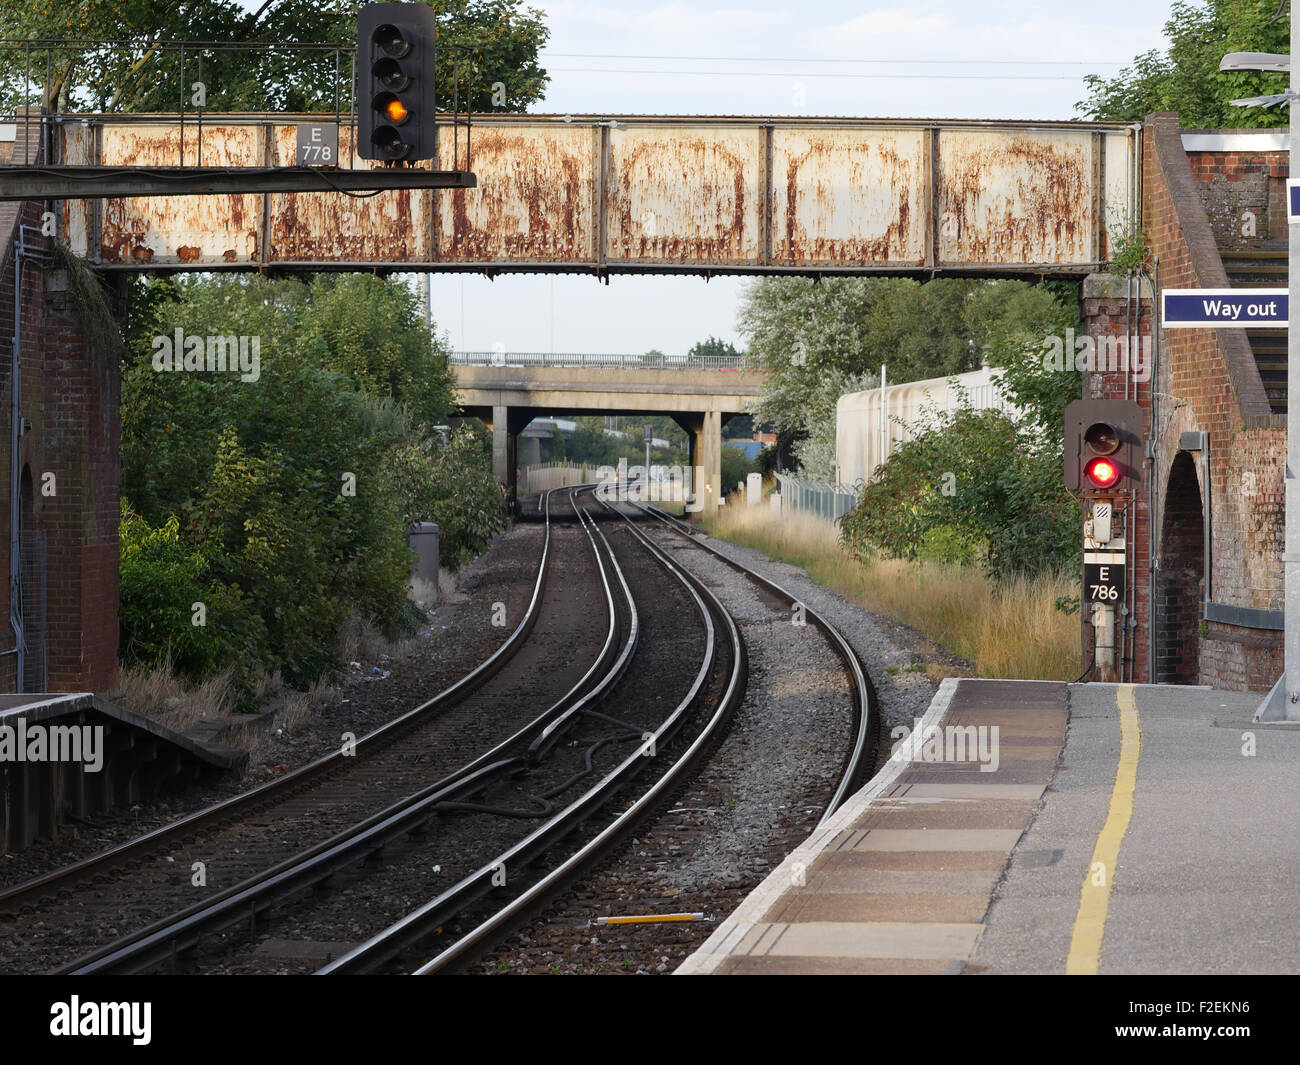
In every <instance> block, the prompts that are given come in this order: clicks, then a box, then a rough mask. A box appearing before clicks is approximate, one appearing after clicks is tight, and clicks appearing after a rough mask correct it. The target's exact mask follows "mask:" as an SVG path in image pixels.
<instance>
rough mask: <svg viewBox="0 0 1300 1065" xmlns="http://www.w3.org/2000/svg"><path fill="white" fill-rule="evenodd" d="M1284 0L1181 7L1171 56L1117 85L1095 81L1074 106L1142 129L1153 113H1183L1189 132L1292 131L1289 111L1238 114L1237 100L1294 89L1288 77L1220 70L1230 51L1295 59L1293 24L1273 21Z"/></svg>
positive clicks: (1146, 58)
mask: <svg viewBox="0 0 1300 1065" xmlns="http://www.w3.org/2000/svg"><path fill="white" fill-rule="evenodd" d="M1280 10H1281V8H1279V6H1278V2H1277V0H1206V2H1205V3H1202V4H1194V3H1189V2H1186V0H1176V2H1175V3H1174V5H1173V7H1172V9H1171V14H1170V17H1169V20H1168V21H1167V22H1166V23H1165V36H1166V37H1167V38H1168V39H1169V40H1170V42H1171V44H1170V46H1169V51H1168V52H1167V53H1164V54H1161V53H1160V52H1158V51H1156V50H1152V51H1149V52H1145V53H1143V54H1142V55H1140V56H1137V57H1136V58H1135V59H1134V61H1133V65H1132V66H1131V67H1126V68H1125V69H1124V70H1122V71H1120V73H1119V74H1118V75H1116V76H1115V77H1113V78H1104V77H1102V76H1100V75H1098V74H1089V75H1087V76H1086V77H1085V78H1084V81H1085V82H1086V83H1087V85H1088V90H1089V95H1088V98H1087V99H1086V100H1080V101H1079V102H1078V103H1077V104H1075V107H1076V108H1077V109H1078V110H1079V111H1080V112H1081V113H1082V114H1083V115H1084V116H1085V117H1086V118H1090V119H1096V120H1099V121H1115V122H1141V121H1142V120H1143V119H1144V118H1145V117H1146V116H1147V115H1148V114H1150V113H1151V112H1153V111H1177V112H1178V116H1179V122H1180V123H1181V124H1182V125H1183V126H1184V127H1191V128H1196V129H1219V128H1224V127H1227V128H1239V127H1240V128H1258V127H1269V128H1272V127H1281V128H1285V127H1286V125H1287V123H1288V122H1289V120H1290V119H1289V115H1288V109H1287V108H1286V107H1285V106H1283V107H1272V108H1262V107H1234V106H1232V104H1230V103H1229V101H1230V100H1234V99H1240V98H1242V97H1248V96H1264V95H1268V94H1270V93H1280V92H1285V91H1286V90H1287V80H1288V79H1287V75H1286V74H1265V73H1257V72H1229V73H1221V72H1220V71H1219V60H1221V59H1222V58H1223V56H1224V55H1225V54H1226V53H1228V52H1289V51H1290V24H1289V23H1288V21H1287V19H1286V18H1285V17H1283V18H1280V19H1278V20H1277V21H1276V22H1274V21H1272V19H1273V17H1274V15H1276V14H1277V13H1278V12H1279V11H1280Z"/></svg>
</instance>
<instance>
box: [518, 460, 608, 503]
mask: <svg viewBox="0 0 1300 1065" xmlns="http://www.w3.org/2000/svg"><path fill="white" fill-rule="evenodd" d="M595 479H596V468H595V467H594V466H588V465H587V464H586V463H583V464H582V465H581V466H575V465H573V463H571V462H542V463H538V464H537V465H534V466H525V467H524V468H523V470H522V471H521V476H520V479H519V494H520V495H528V496H531V495H536V494H537V493H538V492H547V491H550V490H552V489H555V488H566V487H568V486H569V485H574V484H591V483H592V482H593V481H594V480H595Z"/></svg>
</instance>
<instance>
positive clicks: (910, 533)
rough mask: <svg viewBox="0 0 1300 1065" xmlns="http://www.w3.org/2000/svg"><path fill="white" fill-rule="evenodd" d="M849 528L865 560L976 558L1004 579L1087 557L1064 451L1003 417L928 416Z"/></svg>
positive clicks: (850, 541)
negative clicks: (882, 556)
mask: <svg viewBox="0 0 1300 1065" xmlns="http://www.w3.org/2000/svg"><path fill="white" fill-rule="evenodd" d="M914 433H915V436H914V438H913V439H912V440H909V441H906V442H904V443H902V444H900V445H899V446H898V448H897V450H896V451H895V452H894V454H893V455H891V456H890V458H889V461H888V462H887V463H886V464H885V466H884V468H883V470H882V472H881V474H880V476H879V478H878V479H877V480H876V481H874V482H872V483H871V484H869V485H867V486H866V487H865V488H864V489H863V492H862V498H861V499H860V500H859V502H858V505H857V507H856V508H854V510H852V511H851V512H850V513H849V514H847V515H845V518H844V522H843V539H844V544H845V546H846V547H847V548H849V549H850V550H851V551H854V552H855V553H858V554H868V553H869V552H870V550H871V549H872V548H876V547H878V548H880V549H881V550H883V551H885V552H886V553H887V554H889V555H892V556H893V557H895V558H908V559H917V558H922V557H927V555H926V553H927V552H938V553H939V555H941V556H942V555H945V554H947V555H949V556H953V557H951V558H950V559H949V558H945V559H941V560H944V561H948V560H951V561H962V560H973V559H974V558H975V557H976V556H977V555H978V553H979V550H980V549H981V548H982V549H983V553H984V564H985V566H986V568H987V569H988V571H989V573H990V574H991V575H994V576H1010V575H1013V574H1019V573H1024V574H1037V573H1044V572H1048V571H1052V570H1055V569H1058V568H1061V567H1070V566H1071V565H1072V564H1073V563H1074V562H1075V561H1077V553H1078V551H1079V526H1078V513H1079V512H1078V506H1077V504H1076V503H1075V502H1074V500H1073V498H1072V497H1071V496H1070V494H1069V493H1068V492H1067V491H1066V490H1065V487H1064V485H1063V483H1062V478H1061V461H1062V460H1061V455H1060V452H1059V450H1056V451H1053V450H1051V449H1048V448H1046V447H1044V446H1042V444H1041V442H1040V441H1039V440H1038V439H1037V438H1036V437H1035V435H1034V433H1033V431H1032V430H1028V429H1024V428H1022V427H1019V426H1017V425H1016V424H1015V423H1014V422H1012V421H1010V420H1009V419H1008V418H1006V417H1005V416H1004V415H1002V414H1001V413H1000V412H997V411H989V410H983V411H976V410H972V409H971V408H969V407H961V408H959V409H958V410H956V411H954V412H952V413H951V414H948V415H943V414H940V413H938V412H937V411H935V410H933V409H929V410H927V411H925V412H923V414H922V416H921V417H920V418H919V419H918V421H917V423H916V425H915V426H914Z"/></svg>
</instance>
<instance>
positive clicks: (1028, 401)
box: [966, 281, 1080, 441]
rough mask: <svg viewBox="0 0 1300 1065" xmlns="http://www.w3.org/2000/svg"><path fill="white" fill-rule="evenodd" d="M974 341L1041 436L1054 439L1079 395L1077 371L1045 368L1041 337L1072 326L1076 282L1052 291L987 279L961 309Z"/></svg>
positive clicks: (1076, 312) (1076, 319)
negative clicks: (997, 370)
mask: <svg viewBox="0 0 1300 1065" xmlns="http://www.w3.org/2000/svg"><path fill="white" fill-rule="evenodd" d="M966 319H967V323H968V328H969V331H970V334H971V337H972V340H973V342H974V343H975V345H976V346H977V347H978V348H979V349H980V350H981V351H983V352H984V354H986V355H987V356H988V360H989V363H990V364H991V365H993V366H996V367H998V368H1000V370H1001V374H1000V375H999V379H1000V381H1001V384H1002V387H1003V388H1004V389H1005V391H1006V392H1007V394H1008V395H1009V396H1010V397H1011V399H1012V401H1013V402H1014V403H1015V404H1016V405H1017V406H1018V407H1020V408H1021V410H1022V411H1024V413H1025V415H1026V418H1027V420H1028V422H1029V424H1030V425H1031V426H1036V427H1037V428H1038V429H1039V430H1041V437H1042V439H1044V440H1058V441H1059V440H1060V438H1061V433H1062V427H1063V425H1064V421H1065V408H1066V406H1067V405H1068V404H1069V403H1070V401H1071V400H1075V399H1078V398H1079V391H1080V375H1079V372H1078V371H1077V370H1073V369H1071V370H1068V371H1049V370H1047V369H1045V368H1044V365H1043V352H1044V347H1043V344H1044V341H1045V340H1046V339H1047V338H1048V337H1053V336H1056V337H1063V336H1064V335H1065V330H1066V329H1067V328H1069V327H1071V326H1074V327H1076V328H1077V327H1078V324H1079V310H1078V298H1077V286H1075V285H1073V284H1070V285H1067V286H1063V287H1061V288H1058V289H1056V290H1055V291H1053V290H1052V289H1050V288H1049V287H1048V286H1046V285H1026V284H1024V283H1023V282H1020V281H993V282H988V283H985V284H983V285H980V286H979V287H978V288H977V289H975V291H974V292H973V293H972V295H971V298H970V301H969V303H968V304H967V307H966Z"/></svg>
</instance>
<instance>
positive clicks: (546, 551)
mask: <svg viewBox="0 0 1300 1065" xmlns="http://www.w3.org/2000/svg"><path fill="white" fill-rule="evenodd" d="M556 491H558V489H557V490H556ZM545 495H546V499H545V506H544V514H545V533H544V536H543V540H542V551H541V556H540V558H539V560H538V564H537V575H536V577H535V579H534V581H533V592H532V597H531V599H530V600H529V603H528V607H527V609H526V610H525V611H524V615H523V617H522V618H521V619H520V621H519V624H518V625H517V626H515V629H514V631H513V632H511V634H510V635H509V636H508V637H507V638H506V640H505V642H504V643H503V644H502V645H501V646H500V647H499V648H497V650H496V651H494V652H493V653H492V654H491V655H489V656H488V657H487V658H485V659H484V660H483V661H482V662H480V663H479V664H478V665H477V666H476V667H474V669H472V670H470V672H469V673H467V674H465V676H463V677H461V678H460V679H459V680H457V681H456V682H455V683H454V684H451V685H450V686H448V687H447V688H444V689H443V690H442V691H441V692H439V693H438V694H436V695H434V696H432V697H431V698H430V699H428V700H426V701H425V702H423V703H421V704H420V705H419V706H417V707H415V708H414V709H412V710H408V711H407V712H406V713H405V714H402V715H401V716H400V717H396V718H394V719H393V720H392V721H389V722H388V723H387V724H384V725H381V726H379V727H378V728H376V729H374V730H373V731H371V732H368V733H366V735H364V736H362V737H361V738H360V739H358V740H357V741H356V742H355V744H354V745H351V750H352V751H353V753H352V754H350V755H345V754H344V753H343V751H342V750H339V751H334V752H332V753H330V754H327V755H323V756H321V757H320V758H317V759H315V760H314V761H311V762H309V763H307V764H306V765H305V766H300V767H299V768H298V769H295V770H293V771H291V772H289V773H286V774H285V775H284V776H281V777H277V778H276V779H275V780H272V781H268V782H267V783H266V784H262V785H260V786H258V787H256V788H253V789H251V790H249V791H246V792H243V793H242V794H240V795H235V796H232V797H231V798H229V799H226V800H224V801H222V802H219V803H217V804H215V805H213V806H209V807H207V808H205V809H203V810H198V811H196V812H194V813H192V814H189V815H188V816H186V817H183V818H181V819H180V820H178V821H173V822H172V823H170V824H167V825H162V826H160V827H159V828H156V829H154V830H152V831H151V832H147V833H145V834H144V835H142V836H137V837H136V838H135V839H132V840H128V841H127V842H126V843H122V844H119V845H118V846H116V847H113V848H110V849H109V850H107V851H102V852H100V853H99V854H96V855H92V856H90V857H89V858H85V859H82V860H81V861H79V862H75V863H73V864H72V865H68V866H65V867H63V868H62V869H57V870H54V871H53V872H50V873H46V874H44V875H42V876H39V877H35V878H33V879H31V880H28V881H24V882H23V883H21V884H16V885H14V886H13V887H10V888H7V889H5V890H3V891H0V913H3V912H9V911H12V910H16V909H17V908H18V907H19V906H23V905H27V904H29V903H32V902H34V901H35V900H36V899H38V898H40V897H41V896H43V895H48V894H50V893H52V892H54V891H58V890H61V889H63V888H66V887H70V886H71V885H73V884H75V883H77V882H78V881H80V880H84V879H86V878H88V877H91V876H97V875H99V874H101V873H103V872H106V871H107V870H109V869H112V868H115V867H117V866H119V865H122V864H124V863H126V862H128V861H132V860H135V859H137V858H140V857H142V856H143V855H145V854H147V853H149V852H150V851H152V850H153V849H154V848H156V847H158V846H160V845H162V844H163V843H166V842H167V841H169V840H173V839H176V838H178V837H183V836H185V835H188V834H191V833H194V832H197V831H200V830H206V829H208V828H210V827H212V826H214V825H216V824H219V823H220V822H221V821H222V820H223V819H225V818H230V817H233V816H236V815H238V814H239V813H240V812H242V811H244V810H246V809H250V808H253V807H255V806H256V804H258V803H261V802H265V801H268V800H272V801H273V800H275V799H276V798H277V797H278V796H279V795H281V794H283V795H286V796H287V795H288V794H291V793H292V792H291V789H293V788H295V787H302V786H306V785H308V784H310V783H312V782H313V781H315V780H316V779H318V778H322V777H325V776H326V775H328V774H330V773H333V772H336V771H344V770H346V769H347V768H350V766H351V765H354V764H356V756H357V754H358V753H361V752H366V753H369V751H370V750H371V749H382V747H383V746H384V745H386V744H387V743H389V742H391V741H393V740H395V739H397V738H398V737H399V736H400V735H401V734H403V733H404V732H405V731H407V730H408V729H411V728H414V727H416V726H417V725H418V724H419V723H420V721H421V719H422V718H424V717H426V716H427V715H428V714H429V713H430V712H431V711H433V710H435V709H439V708H442V707H445V706H449V705H454V704H455V703H456V702H459V701H460V700H461V699H463V698H464V697H465V696H467V695H469V694H470V693H471V692H473V691H475V690H476V689H477V688H479V687H481V686H482V685H483V684H484V683H486V682H487V680H488V679H490V678H491V677H492V676H494V675H495V674H496V673H497V672H499V671H500V670H501V669H502V667H504V666H505V664H506V663H507V662H508V661H509V660H510V659H511V658H512V657H513V656H514V654H515V653H516V652H517V651H518V650H519V648H520V647H522V646H523V644H524V642H525V641H526V640H527V638H528V636H529V634H530V633H531V632H532V629H533V626H534V624H535V623H536V620H537V614H538V607H539V606H540V604H541V601H542V595H543V593H544V590H545V586H546V575H547V572H548V570H549V565H550V559H551V520H550V496H551V492H550V491H548V492H547V493H546V494H545Z"/></svg>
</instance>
